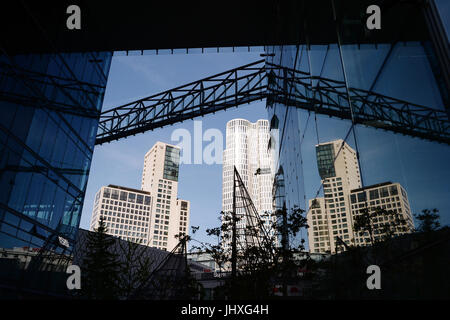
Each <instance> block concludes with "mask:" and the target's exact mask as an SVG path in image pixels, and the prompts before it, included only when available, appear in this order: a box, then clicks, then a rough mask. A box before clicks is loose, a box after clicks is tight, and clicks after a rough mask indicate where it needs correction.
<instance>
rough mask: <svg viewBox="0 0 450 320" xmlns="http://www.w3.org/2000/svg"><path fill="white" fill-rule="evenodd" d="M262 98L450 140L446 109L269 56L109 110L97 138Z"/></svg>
mask: <svg viewBox="0 0 450 320" xmlns="http://www.w3.org/2000/svg"><path fill="white" fill-rule="evenodd" d="M313 84H314V85H313ZM289 88H293V90H289ZM348 95H350V97H349V96H348ZM262 99H267V106H268V107H270V106H271V105H272V104H273V103H278V104H284V105H287V106H292V107H297V108H302V109H305V110H310V111H313V112H316V113H318V114H324V115H328V116H332V117H337V118H341V119H346V120H352V116H351V114H352V113H353V115H354V118H353V121H355V122H356V123H357V124H362V125H365V126H370V127H375V128H382V129H385V130H388V131H392V132H396V133H402V134H405V135H409V136H413V137H419V138H422V139H427V140H431V141H437V142H441V143H446V144H449V145H450V121H449V119H448V115H447V113H446V112H445V111H441V110H437V109H433V108H430V107H426V106H420V105H417V104H414V103H410V102H408V101H403V100H400V99H396V98H393V97H388V96H384V95H382V94H379V93H376V92H373V91H368V90H363V89H358V88H348V91H347V90H346V86H345V83H344V82H343V81H339V80H334V79H328V78H324V77H318V76H313V75H311V74H309V73H305V72H302V71H299V70H293V69H289V68H286V67H282V66H278V65H273V64H269V63H265V60H259V61H256V62H253V63H250V64H247V65H244V66H241V67H238V68H234V69H231V70H228V71H225V72H222V73H219V74H216V75H213V76H210V77H207V78H204V79H201V80H198V81H194V82H191V83H189V84H186V85H183V86H180V87H177V88H174V89H171V90H167V91H164V92H161V93H158V94H154V95H152V96H149V97H146V98H144V99H140V100H137V101H134V102H131V103H128V104H126V105H123V106H120V107H117V108H114V109H110V110H107V111H104V112H102V114H101V116H100V122H99V128H98V133H97V139H96V144H103V143H105V142H111V141H113V140H118V139H121V138H125V137H128V136H131V135H135V134H137V133H143V132H146V131H148V130H153V129H156V128H161V127H163V126H166V125H171V124H175V123H178V122H182V121H185V120H189V119H193V118H195V117H199V116H204V115H207V114H210V113H215V112H217V111H221V110H226V109H228V108H232V107H237V106H239V105H242V104H246V103H250V102H252V101H257V100H262ZM349 101H350V104H351V105H349Z"/></svg>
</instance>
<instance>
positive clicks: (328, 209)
mask: <svg viewBox="0 0 450 320" xmlns="http://www.w3.org/2000/svg"><path fill="white" fill-rule="evenodd" d="M316 154H317V167H318V169H319V175H320V177H321V179H322V184H323V194H324V197H323V198H317V199H312V200H310V201H309V210H308V214H307V219H308V225H309V226H310V228H308V239H309V247H310V251H311V252H314V253H322V252H331V253H335V251H336V247H337V242H336V241H337V237H339V238H340V239H341V240H343V241H344V242H345V243H347V244H350V240H351V239H353V238H354V235H353V228H352V224H351V223H352V222H351V221H352V220H351V211H350V203H349V194H350V191H351V190H353V189H357V188H360V187H361V178H360V173H359V165H358V160H357V158H356V152H355V150H353V149H352V148H351V147H350V146H349V145H348V144H347V143H346V142H344V141H343V140H342V139H339V140H334V141H330V142H326V143H321V144H319V145H316Z"/></svg>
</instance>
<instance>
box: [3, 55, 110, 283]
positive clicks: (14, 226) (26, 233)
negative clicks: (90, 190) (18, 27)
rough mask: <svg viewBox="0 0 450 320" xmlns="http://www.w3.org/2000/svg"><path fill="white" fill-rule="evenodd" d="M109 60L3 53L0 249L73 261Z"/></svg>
mask: <svg viewBox="0 0 450 320" xmlns="http://www.w3.org/2000/svg"><path fill="white" fill-rule="evenodd" d="M111 57H112V53H70V54H65V53H61V54H29V55H16V56H8V55H6V54H3V55H0V92H1V99H0V100H1V102H0V104H1V105H0V188H1V192H0V247H2V248H5V249H11V250H12V249H15V248H16V249H17V248H30V250H31V249H33V250H34V251H35V252H39V250H42V249H45V250H47V251H48V252H52V253H53V254H62V255H70V252H71V250H72V246H73V244H74V240H75V237H76V233H77V230H78V227H79V223H80V216H81V210H82V206H83V200H84V194H85V191H86V185H87V179H88V175H89V168H90V164H91V159H92V153H93V148H94V143H95V136H96V132H97V125H98V119H99V114H100V110H101V106H102V102H103V95H104V92H105V86H106V81H107V77H108V72H109V66H110V62H111ZM36 248H38V249H36ZM24 250H25V249H24ZM36 250H37V251H36ZM19 251H20V250H19ZM25 251H27V250H25ZM43 251H44V250H42V252H43ZM36 256H39V255H38V254H37V255H36ZM37 259H39V257H38V258H37ZM40 261H41V262H42V261H45V259H43V260H40ZM0 263H1V264H2V268H0V270H3V271H5V270H6V269H5V268H6V267H5V263H9V264H11V263H12V264H14V262H12V261H11V260H8V262H5V261H4V259H3V260H2V261H0ZM17 265H19V264H17ZM3 267H5V268H3ZM41 267H42V266H41V265H39V264H38V265H33V263H30V264H28V265H27V268H28V269H29V268H35V269H40V268H41ZM3 271H0V272H1V275H0V277H1V278H2V283H4V282H3V279H4V278H5V277H6V278H8V281H12V280H11V279H9V278H10V275H8V274H5V272H6V271H5V272H3Z"/></svg>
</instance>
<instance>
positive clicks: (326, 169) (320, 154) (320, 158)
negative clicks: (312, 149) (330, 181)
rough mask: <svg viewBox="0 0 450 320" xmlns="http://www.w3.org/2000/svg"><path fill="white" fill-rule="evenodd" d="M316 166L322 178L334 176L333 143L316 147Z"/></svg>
mask: <svg viewBox="0 0 450 320" xmlns="http://www.w3.org/2000/svg"><path fill="white" fill-rule="evenodd" d="M316 154H317V167H318V170H319V175H320V177H321V178H322V179H326V178H331V177H335V176H336V170H335V169H334V157H335V155H334V148H333V144H325V145H320V146H317V147H316Z"/></svg>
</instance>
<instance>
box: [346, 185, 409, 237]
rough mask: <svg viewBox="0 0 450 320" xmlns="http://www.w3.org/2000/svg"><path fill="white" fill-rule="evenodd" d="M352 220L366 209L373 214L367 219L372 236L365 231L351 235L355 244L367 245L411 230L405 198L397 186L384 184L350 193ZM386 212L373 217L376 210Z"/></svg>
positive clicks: (407, 202) (402, 190)
mask: <svg viewBox="0 0 450 320" xmlns="http://www.w3.org/2000/svg"><path fill="white" fill-rule="evenodd" d="M350 203H351V210H352V211H351V212H352V218H353V220H355V218H356V217H357V216H358V215H361V214H363V213H364V212H365V211H366V210H367V212H368V213H369V214H373V218H372V219H370V223H371V228H372V229H373V234H372V237H373V239H371V235H370V234H369V232H367V231H360V232H356V231H355V232H354V244H355V245H369V244H371V242H372V240H373V241H379V240H381V239H382V238H383V237H384V236H399V235H402V234H405V233H411V232H413V231H414V221H413V218H412V214H411V208H410V205H409V200H408V195H407V193H406V190H405V189H404V188H403V187H402V186H401V185H400V184H399V183H392V182H385V183H380V184H376V185H372V186H367V187H364V188H360V189H356V190H352V191H351V192H350ZM377 208H379V209H382V210H385V211H386V213H384V214H382V213H380V214H376V209H377Z"/></svg>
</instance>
